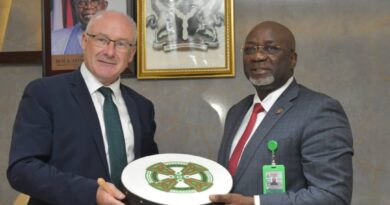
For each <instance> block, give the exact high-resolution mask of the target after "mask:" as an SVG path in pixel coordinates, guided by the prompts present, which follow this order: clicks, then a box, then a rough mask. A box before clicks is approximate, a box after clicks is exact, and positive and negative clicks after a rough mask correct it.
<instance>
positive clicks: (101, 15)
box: [86, 11, 137, 43]
mask: <svg viewBox="0 0 390 205" xmlns="http://www.w3.org/2000/svg"><path fill="white" fill-rule="evenodd" d="M103 19H112V20H118V19H120V20H121V21H123V22H124V23H125V24H126V25H127V26H129V27H130V28H131V30H132V33H133V39H131V41H132V42H134V43H135V42H136V41H137V32H136V31H137V24H136V23H135V21H134V20H133V19H132V18H131V17H130V16H127V15H126V14H124V13H122V12H120V11H99V12H97V13H96V14H95V15H94V16H93V17H92V18H91V20H90V21H89V23H88V25H87V29H86V32H87V33H89V32H90V30H91V28H92V27H93V26H94V25H95V24H96V22H99V21H101V20H103Z"/></svg>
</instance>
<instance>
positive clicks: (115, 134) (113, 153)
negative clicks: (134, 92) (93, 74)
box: [99, 87, 127, 187]
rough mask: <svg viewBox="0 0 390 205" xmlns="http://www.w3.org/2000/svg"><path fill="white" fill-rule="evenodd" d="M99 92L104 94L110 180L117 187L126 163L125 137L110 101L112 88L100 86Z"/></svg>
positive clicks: (117, 115) (115, 110)
mask: <svg viewBox="0 0 390 205" xmlns="http://www.w3.org/2000/svg"><path fill="white" fill-rule="evenodd" d="M99 92H101V93H102V94H103V96H104V104H103V115H104V124H105V126H106V135H107V143H108V154H109V157H110V167H111V181H112V183H113V184H115V186H116V187H119V185H120V184H121V174H122V171H123V169H124V168H125V166H126V165H127V156H126V149H125V138H124V136H123V131H122V126H121V121H120V118H119V113H118V109H117V107H116V105H115V104H114V102H113V101H112V97H111V95H112V90H111V89H110V88H108V87H101V88H99Z"/></svg>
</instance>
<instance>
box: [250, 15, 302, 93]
mask: <svg viewBox="0 0 390 205" xmlns="http://www.w3.org/2000/svg"><path fill="white" fill-rule="evenodd" d="M253 47H257V48H258V50H257V51H256V52H253V53H250V54H248V53H245V52H244V53H243V63H244V73H245V76H246V77H247V78H248V80H249V81H250V82H251V83H252V84H253V86H254V87H255V88H256V90H257V92H258V93H259V96H260V97H263V98H264V97H265V96H266V95H267V94H268V93H270V92H272V91H274V90H276V89H278V88H280V87H281V86H283V84H284V83H286V81H287V80H288V79H289V78H290V77H291V76H292V75H293V73H294V67H295V64H296V61H297V54H296V53H295V40H294V36H293V34H292V33H291V31H290V30H288V29H287V28H286V27H284V26H283V25H281V24H278V23H276V22H263V23H260V24H258V25H256V26H255V27H254V28H253V29H252V30H251V31H250V32H249V34H248V36H247V37H246V39H245V45H244V50H245V49H246V48H253Z"/></svg>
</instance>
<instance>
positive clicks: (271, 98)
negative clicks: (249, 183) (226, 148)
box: [230, 77, 294, 205]
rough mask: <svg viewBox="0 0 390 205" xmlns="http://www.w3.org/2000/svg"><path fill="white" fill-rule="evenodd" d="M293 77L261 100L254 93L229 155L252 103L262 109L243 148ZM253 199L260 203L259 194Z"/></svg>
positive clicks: (245, 123)
mask: <svg viewBox="0 0 390 205" xmlns="http://www.w3.org/2000/svg"><path fill="white" fill-rule="evenodd" d="M293 79H294V77H290V78H289V79H288V80H287V82H286V83H285V84H284V85H283V86H282V87H280V88H278V89H277V90H274V91H273V92H271V93H270V94H268V95H267V96H266V97H265V98H264V100H263V101H261V100H260V98H259V96H258V95H257V93H256V94H255V96H254V98H253V103H252V106H251V107H250V108H249V110H248V112H247V113H246V114H245V116H244V119H243V120H242V123H241V125H240V127H239V128H238V130H237V133H236V135H235V136H234V139H233V142H232V147H231V149H230V157H231V156H232V154H233V151H234V148H235V147H236V146H237V144H238V141H239V140H240V138H241V136H242V134H243V133H244V131H245V128H246V126H247V124H248V122H249V119H250V116H251V114H252V110H253V107H254V105H255V104H256V103H261V105H262V106H263V108H264V111H263V112H260V113H258V114H257V119H256V123H255V126H254V127H253V130H252V132H251V134H250V136H249V138H248V140H247V141H246V144H245V146H244V149H245V147H246V145H247V144H248V142H249V140H250V139H251V138H252V136H253V133H254V132H255V131H256V129H257V127H259V125H260V123H261V122H262V121H263V119H264V117H265V116H266V115H267V113H268V112H269V110H270V109H271V107H272V106H273V105H274V104H275V102H276V100H277V99H278V98H279V97H280V95H282V93H283V92H284V91H285V90H286V89H287V87H288V86H289V85H290V84H291V83H292V81H293ZM240 160H241V156H240ZM238 163H239V161H238ZM254 200H255V205H260V197H259V195H255V196H254Z"/></svg>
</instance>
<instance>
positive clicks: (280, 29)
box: [246, 21, 295, 51]
mask: <svg viewBox="0 0 390 205" xmlns="http://www.w3.org/2000/svg"><path fill="white" fill-rule="evenodd" d="M260 33H266V34H268V35H270V36H273V37H274V40H276V41H278V42H277V43H278V44H280V45H282V46H283V47H285V48H286V49H289V50H292V51H295V37H294V34H293V33H292V32H291V31H290V29H288V28H287V27H286V26H284V25H282V24H280V23H277V22H274V21H263V22H261V23H259V24H257V25H256V26H255V27H253V28H252V30H251V31H250V32H249V33H248V35H247V37H246V41H248V40H249V41H250V40H251V38H254V37H256V36H259V34H260Z"/></svg>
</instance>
